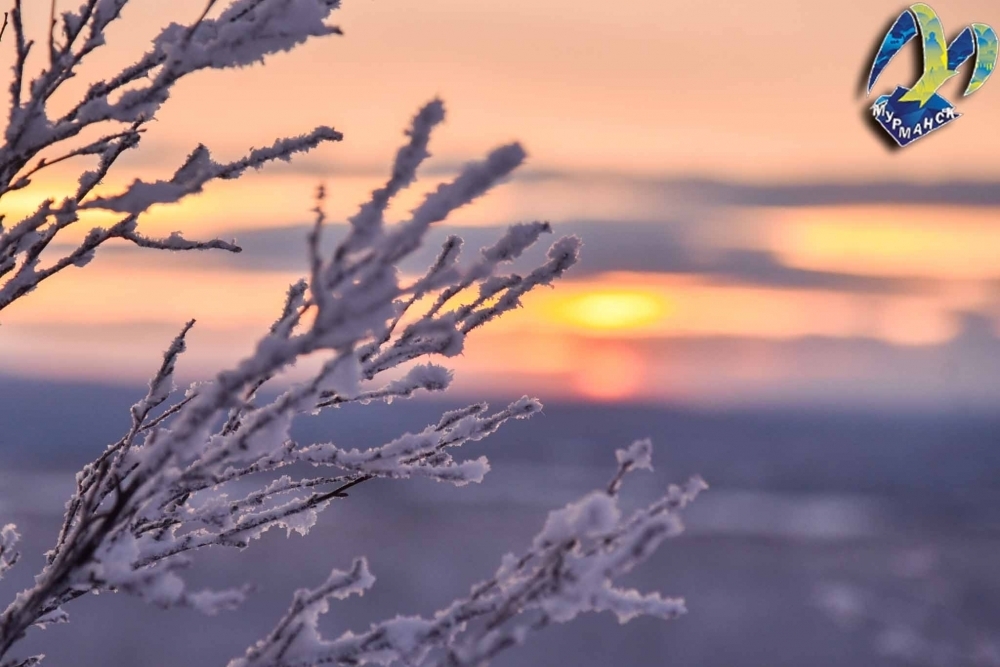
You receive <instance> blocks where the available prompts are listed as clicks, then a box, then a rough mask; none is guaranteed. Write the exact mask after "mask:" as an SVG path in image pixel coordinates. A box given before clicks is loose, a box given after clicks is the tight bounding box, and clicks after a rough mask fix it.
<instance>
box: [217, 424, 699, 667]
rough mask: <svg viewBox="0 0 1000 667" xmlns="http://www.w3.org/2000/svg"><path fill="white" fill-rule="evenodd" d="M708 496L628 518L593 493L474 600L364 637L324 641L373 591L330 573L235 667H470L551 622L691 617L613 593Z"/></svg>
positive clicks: (556, 517) (670, 499)
mask: <svg viewBox="0 0 1000 667" xmlns="http://www.w3.org/2000/svg"><path fill="white" fill-rule="evenodd" d="M640 450H641V452H642V453H641V455H640V456H641V460H642V461H644V462H645V463H646V464H647V465H646V466H643V465H640V464H634V465H624V464H622V465H621V467H620V468H619V473H618V474H616V476H615V478H616V479H617V480H618V482H619V483H620V481H621V478H622V476H623V474H624V473H623V472H622V471H623V470H624V471H625V472H627V471H628V470H631V469H634V468H638V467H648V460H649V455H650V444H649V442H648V441H642V442H638V443H636V444H634V445H633V446H632V447H630V448H629V449H628V450H619V452H618V455H619V462H620V464H621V462H622V461H623V459H626V460H631V461H633V462H635V460H636V458H635V453H636V452H638V451H640ZM704 488H706V487H705V484H704V482H702V481H701V480H700V479H698V478H693V479H692V480H690V481H689V482H688V483H687V484H686V485H685V486H684V487H675V486H672V487H670V489H669V490H668V492H667V495H666V496H664V498H663V499H661V500H660V501H658V502H655V503H653V504H651V505H649V506H648V507H646V508H644V509H642V510H639V511H638V512H636V513H635V514H634V515H632V516H631V517H630V518H629V519H627V520H624V519H623V518H622V513H621V510H620V509H619V508H618V502H617V488H616V490H615V491H614V492H611V491H603V492H602V491H595V492H592V493H590V494H588V495H586V496H584V497H583V498H580V499H579V500H577V501H576V502H573V503H570V504H569V505H567V506H566V507H565V508H563V509H561V510H558V511H555V512H551V513H550V514H549V517H548V520H547V521H546V522H545V526H544V527H543V528H542V530H541V532H540V533H538V535H537V536H536V537H535V539H534V541H533V542H532V546H531V548H530V549H529V550H528V551H527V552H525V553H524V554H522V555H521V556H515V555H514V554H507V555H506V556H505V557H504V558H503V562H502V564H501V566H500V569H499V570H497V572H496V575H495V576H494V577H493V578H492V579H490V580H488V581H485V582H482V583H479V584H477V585H475V586H473V587H472V589H471V591H470V593H469V596H468V597H466V598H464V599H460V600H456V601H454V602H452V603H451V604H450V605H449V606H447V607H446V608H444V609H441V610H439V611H438V612H437V613H435V614H434V616H433V617H432V618H421V617H419V616H406V617H404V616H397V617H396V618H393V619H391V620H387V621H383V622H381V623H376V624H374V625H372V626H371V628H370V629H369V630H368V631H367V632H364V633H361V634H355V633H353V632H345V633H344V634H343V635H341V636H340V637H339V638H338V639H336V640H333V641H329V640H325V639H323V638H322V637H321V636H320V634H319V630H318V618H319V615H320V614H322V613H325V612H326V611H327V610H328V608H329V600H330V599H331V598H340V599H342V598H345V597H347V596H348V595H349V594H351V593H357V594H359V595H361V594H363V593H364V591H365V590H367V589H368V588H370V587H371V586H372V584H374V581H375V578H374V577H373V576H372V575H371V573H370V572H369V571H368V564H367V562H366V561H365V560H364V559H358V560H356V561H355V562H354V564H353V566H352V568H351V570H350V572H346V573H345V572H340V571H337V570H334V571H333V573H332V574H331V575H330V578H329V579H328V580H327V582H326V583H325V584H323V585H322V586H320V587H319V588H317V589H314V590H300V591H298V592H297V593H296V594H295V599H294V601H293V603H292V606H291V608H290V609H289V610H288V613H287V614H286V615H285V616H284V618H282V619H281V621H280V622H279V623H278V625H277V626H276V627H275V629H274V630H273V631H272V632H271V633H270V634H269V635H268V636H267V637H266V638H264V639H263V640H261V641H260V642H258V643H257V644H256V645H255V646H253V647H251V648H250V649H248V650H247V653H246V655H245V656H244V657H243V658H239V659H236V660H233V661H232V662H230V663H229V667H306V666H309V665H317V664H329V665H360V664H368V663H377V664H381V665H388V664H391V663H396V662H397V661H398V663H399V664H404V665H412V666H415V665H428V666H429V665H434V666H436V667H464V666H468V667H473V666H476V665H482V664H486V663H488V662H489V660H490V659H491V658H493V657H494V656H495V655H496V654H498V653H499V652H501V651H503V650H505V649H507V648H509V647H512V646H516V645H518V644H521V643H523V642H524V640H525V639H526V638H527V635H528V634H529V632H531V631H533V630H538V629H541V628H543V627H545V626H546V625H548V624H550V623H553V622H555V623H565V622H567V621H570V620H572V619H574V618H575V617H576V616H577V615H579V614H580V613H584V612H599V611H610V612H612V613H614V614H615V615H616V616H617V617H618V620H619V622H621V623H625V622H627V621H629V620H631V619H632V618H635V617H636V616H659V617H661V618H666V619H670V618H674V617H676V616H678V615H680V614H683V613H684V612H685V606H684V601H683V600H680V599H665V598H662V597H660V595H659V594H657V593H652V594H646V595H643V594H641V593H639V592H638V591H636V590H632V589H629V590H625V589H620V588H616V587H615V585H614V581H615V579H617V578H619V577H621V576H622V575H624V574H626V573H628V572H629V571H630V570H632V569H633V568H634V567H635V566H637V565H639V564H640V563H642V562H643V561H644V560H646V559H647V558H648V557H649V556H650V555H651V554H652V553H653V552H654V551H655V549H656V547H657V546H658V545H659V544H660V543H661V542H662V541H663V539H664V538H666V537H670V536H671V535H676V534H677V533H678V532H680V530H681V524H680V519H679V517H678V515H677V512H678V511H679V510H680V509H682V508H683V507H684V506H685V505H686V504H687V503H689V502H690V501H692V500H694V498H695V497H696V496H697V495H698V493H699V492H700V491H701V490H702V489H704Z"/></svg>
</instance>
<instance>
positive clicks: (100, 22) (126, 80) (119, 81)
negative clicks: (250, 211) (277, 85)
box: [0, 0, 342, 310]
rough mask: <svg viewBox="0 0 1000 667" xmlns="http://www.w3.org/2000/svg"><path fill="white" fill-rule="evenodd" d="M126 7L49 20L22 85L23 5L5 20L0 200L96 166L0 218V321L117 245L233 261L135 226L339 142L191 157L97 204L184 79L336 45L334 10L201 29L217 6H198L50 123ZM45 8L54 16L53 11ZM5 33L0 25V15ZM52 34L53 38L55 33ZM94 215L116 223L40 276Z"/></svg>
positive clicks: (332, 1)
mask: <svg viewBox="0 0 1000 667" xmlns="http://www.w3.org/2000/svg"><path fill="white" fill-rule="evenodd" d="M128 3H129V0H85V1H84V2H83V4H82V5H80V7H79V9H77V10H76V11H69V12H63V13H62V14H61V16H59V17H55V16H53V19H54V24H53V26H52V28H53V30H52V31H51V33H50V35H49V39H48V43H47V48H48V53H47V56H48V57H47V59H46V62H47V65H46V66H44V67H43V68H42V70H41V72H39V73H38V74H37V76H36V77H35V78H34V79H32V80H31V81H30V83H28V84H27V85H26V84H25V77H26V66H27V61H28V56H29V53H30V52H31V51H32V48H33V47H35V42H34V41H32V40H29V39H27V37H26V35H25V31H24V23H23V12H22V4H23V3H22V0H15V1H14V7H13V10H12V11H11V12H10V13H9V14H10V23H11V26H12V29H13V32H14V44H13V47H14V49H15V52H16V53H15V63H14V76H13V80H12V82H11V86H10V116H9V119H8V123H7V127H6V130H5V132H4V144H3V145H2V146H0V200H2V198H3V197H4V195H7V194H8V193H10V192H13V191H16V190H21V189H23V188H26V187H27V186H29V185H30V184H31V183H32V180H33V178H34V177H35V175H36V174H38V173H39V172H41V171H43V170H45V169H47V168H49V167H51V166H52V165H55V164H59V163H62V162H66V161H68V160H72V159H75V158H91V159H93V158H96V160H97V164H96V166H94V168H92V169H87V170H83V171H81V173H80V176H79V178H78V185H77V188H76V190H75V192H73V193H72V194H70V195H67V196H65V197H63V198H62V199H61V200H60V201H58V202H57V201H56V200H45V201H40V202H38V206H37V208H36V209H35V211H34V212H33V213H31V214H30V215H28V216H26V217H25V218H23V219H21V220H17V221H14V222H13V223H12V224H8V225H7V226H5V224H4V223H5V222H6V221H5V220H3V216H0V310H2V309H3V308H5V307H7V306H8V305H10V304H11V303H12V302H14V301H15V300H17V299H19V298H21V297H23V296H24V295H26V294H28V293H30V292H31V291H32V290H33V289H34V288H35V287H37V286H38V284H39V283H41V282H42V281H44V280H45V279H47V278H49V277H51V276H52V275H54V274H56V273H58V272H59V271H62V270H63V269H65V268H67V267H69V266H78V267H79V266H84V265H86V264H87V263H88V262H89V261H90V260H91V259H92V258H93V256H94V253H95V251H96V250H97V248H98V247H99V246H101V245H102V244H103V243H105V242H106V241H108V240H110V239H124V240H126V241H130V242H132V243H134V244H136V245H138V246H141V247H144V248H155V249H161V250H207V249H220V250H227V251H230V252H239V250H240V249H239V247H238V246H237V245H235V244H234V243H230V242H227V241H222V240H218V239H216V240H212V241H207V242H202V241H192V240H187V239H185V238H184V237H183V236H181V234H180V233H179V232H175V233H174V234H173V235H171V236H169V237H168V238H166V239H150V238H148V237H146V236H144V235H142V234H141V233H139V231H138V229H137V226H138V224H139V221H140V219H141V217H142V216H143V215H144V214H145V213H147V212H148V211H149V209H150V208H151V207H152V206H154V205H156V204H171V203H176V202H179V201H181V200H183V199H184V198H185V197H187V196H189V195H192V194H196V193H199V192H201V191H202V189H203V187H204V186H205V185H206V184H208V183H209V182H211V181H213V180H216V179H220V180H221V179H232V178H237V177H238V176H240V175H241V174H242V173H243V172H245V171H246V170H247V169H250V168H254V169H259V168H260V167H262V166H264V165H265V164H267V163H270V162H273V161H275V160H289V159H290V158H291V157H292V156H293V155H294V154H296V153H300V152H303V151H308V150H311V149H313V148H316V147H317V146H319V145H320V144H323V143H326V142H330V141H340V140H341V139H342V135H341V134H340V132H337V131H336V130H334V129H333V128H331V127H327V126H321V127H317V128H315V129H314V130H312V131H311V132H309V133H306V134H303V135H302V136H299V137H293V138H288V139H279V140H277V141H275V142H274V143H273V144H272V145H271V146H270V147H267V148H260V149H254V150H251V151H250V152H249V153H248V154H247V155H246V156H245V157H243V158H241V159H239V160H235V161H233V162H230V163H226V164H220V163H217V162H215V161H213V160H212V159H211V157H210V156H209V153H208V149H207V148H205V147H204V146H201V145H199V146H198V147H197V148H196V149H195V150H194V151H193V152H192V153H191V155H190V157H189V158H188V160H187V161H186V162H185V163H184V164H183V165H181V166H180V167H179V168H178V169H177V170H176V172H175V173H174V175H173V177H171V178H170V179H166V180H158V181H155V182H152V183H147V182H144V181H139V180H136V181H135V182H134V183H133V184H132V185H131V186H129V187H128V188H127V189H126V190H125V191H124V192H122V193H120V194H117V195H114V196H108V197H96V196H92V192H93V190H94V188H95V187H97V185H99V184H100V183H101V182H102V181H103V180H104V178H105V177H106V176H107V175H108V173H109V172H110V170H111V169H112V167H113V166H114V165H115V163H116V162H117V160H118V158H119V157H120V156H121V155H122V154H123V153H125V152H126V151H128V150H131V149H133V148H135V147H137V146H138V145H139V143H140V141H141V139H142V135H143V133H144V131H145V127H146V125H147V124H148V123H149V122H150V121H152V120H154V119H155V117H156V114H157V112H158V111H159V110H160V108H161V106H162V105H163V104H164V103H165V102H166V101H167V99H168V98H169V96H170V91H171V89H172V88H173V86H174V85H175V84H176V83H177V82H178V81H180V80H181V79H182V78H184V77H185V76H187V75H189V74H192V73H194V72H197V71H200V70H203V69H226V68H231V67H243V66H247V65H252V64H254V63H258V62H263V61H264V59H265V58H266V57H267V56H269V55H272V54H275V53H279V52H282V51H288V50H290V49H292V48H294V47H295V46H297V45H299V44H301V43H303V42H305V41H306V40H307V39H309V38H312V37H324V36H328V35H336V34H340V30H339V29H338V28H337V27H336V26H332V25H329V24H328V23H327V19H328V18H329V15H330V14H331V13H332V12H333V11H334V10H335V9H337V8H338V7H339V4H340V3H339V0H235V1H233V2H231V3H230V4H229V6H228V7H226V8H225V9H224V10H223V11H222V12H221V14H220V15H219V16H218V17H217V18H209V16H208V14H209V12H210V10H211V9H212V8H213V7H214V5H216V4H217V1H216V0H209V2H208V3H207V4H206V7H205V9H204V11H203V12H202V13H201V14H200V15H199V16H198V17H197V18H196V19H195V20H194V21H192V22H191V23H189V24H187V25H181V24H178V23H172V24H171V25H169V26H167V27H166V28H165V29H164V30H163V31H162V32H161V33H160V35H159V36H158V37H157V38H156V39H155V40H154V41H153V45H152V48H151V50H150V51H148V52H147V53H146V54H145V55H143V56H142V57H141V58H140V59H139V61H138V62H136V63H133V64H132V65H129V66H127V67H125V68H123V69H122V70H121V71H120V72H119V73H118V74H116V75H114V76H112V77H110V78H109V79H107V80H103V81H97V82H95V83H93V84H91V85H90V86H89V87H88V88H87V90H86V92H85V93H83V95H82V96H81V98H80V99H79V100H78V101H77V102H76V104H75V105H73V106H72V107H71V108H70V110H69V111H67V112H65V113H64V114H63V115H61V116H58V117H51V116H50V113H49V107H48V104H49V100H50V98H51V97H52V96H53V95H54V94H55V93H56V92H57V91H58V90H59V89H60V88H61V86H62V84H64V83H65V82H66V81H68V80H69V79H71V78H73V77H74V76H76V75H77V70H78V69H79V67H80V65H81V64H82V63H83V62H84V61H85V60H86V59H87V57H88V56H89V55H90V54H91V53H93V52H94V51H95V50H97V49H98V48H100V47H101V46H103V45H104V43H105V31H106V30H107V28H108V26H109V25H110V24H112V23H113V22H115V21H117V20H118V19H119V18H120V17H121V13H122V10H123V9H124V8H125V6H126V5H128ZM53 7H54V5H53ZM4 19H5V23H4V25H5V26H6V19H7V14H6V13H5V14H4ZM57 27H58V28H59V30H56V28H57ZM91 128H106V129H102V130H100V132H101V136H99V137H98V138H97V139H92V140H91V139H87V140H80V139H79V137H80V135H81V133H82V132H84V131H85V130H88V129H91ZM89 209H102V210H106V211H111V212H117V213H121V214H123V217H122V218H121V219H120V220H119V222H117V223H116V224H113V225H111V226H109V227H106V228H95V229H93V230H91V232H90V233H89V234H87V236H86V237H85V239H84V240H83V241H82V242H81V243H80V244H79V246H77V247H76V248H75V249H74V250H72V251H70V252H69V254H67V255H65V256H63V257H59V258H55V259H54V260H53V261H50V262H48V264H47V265H45V266H43V265H42V262H41V260H42V255H43V252H44V251H45V250H46V248H48V247H49V246H50V245H51V244H52V242H53V241H54V240H55V239H56V238H57V237H59V238H65V237H63V236H61V233H62V232H63V231H64V230H65V229H67V228H68V227H70V226H72V225H74V224H75V223H78V222H79V220H80V212H81V211H86V210H89Z"/></svg>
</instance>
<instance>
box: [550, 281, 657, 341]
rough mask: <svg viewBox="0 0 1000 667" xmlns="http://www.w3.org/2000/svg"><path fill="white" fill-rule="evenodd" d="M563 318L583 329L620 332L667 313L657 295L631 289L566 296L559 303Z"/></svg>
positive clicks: (651, 322)
mask: <svg viewBox="0 0 1000 667" xmlns="http://www.w3.org/2000/svg"><path fill="white" fill-rule="evenodd" d="M559 310H560V312H559V314H560V315H561V316H562V319H565V320H566V321H568V322H570V323H571V324H574V325H576V326H578V327H581V328H584V329H593V330H599V331H622V330H628V329H639V328H642V327H646V326H649V325H651V324H655V323H656V322H658V321H659V320H660V319H662V318H663V317H664V316H666V315H667V314H668V311H669V308H668V304H667V302H666V300H665V299H664V298H663V297H662V296H661V295H658V294H651V293H648V292H640V291H632V290H602V291H598V292H589V293H586V294H581V295H578V296H573V297H570V298H568V299H567V300H566V301H565V302H563V303H562V304H561V307H560V309H559Z"/></svg>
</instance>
